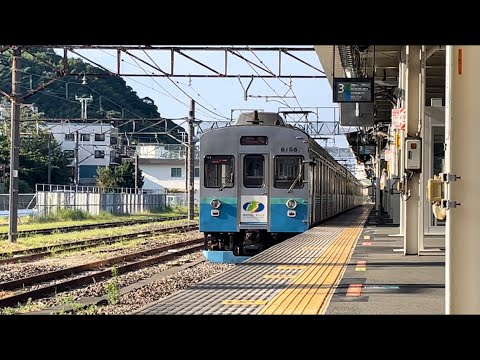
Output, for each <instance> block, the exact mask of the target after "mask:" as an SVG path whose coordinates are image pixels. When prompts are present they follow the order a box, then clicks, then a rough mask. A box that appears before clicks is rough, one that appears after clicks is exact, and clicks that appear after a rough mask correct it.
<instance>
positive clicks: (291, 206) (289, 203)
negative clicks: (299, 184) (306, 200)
mask: <svg viewBox="0 0 480 360" xmlns="http://www.w3.org/2000/svg"><path fill="white" fill-rule="evenodd" d="M285 205H287V207H288V208H289V209H295V208H296V207H297V202H296V201H295V200H293V199H290V200H288V201H287V203H286V204H285Z"/></svg>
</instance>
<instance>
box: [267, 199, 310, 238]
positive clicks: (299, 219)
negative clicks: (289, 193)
mask: <svg viewBox="0 0 480 360" xmlns="http://www.w3.org/2000/svg"><path fill="white" fill-rule="evenodd" d="M294 210H295V211H296V212H297V215H296V217H294V218H292V217H288V215H287V211H288V208H287V207H286V206H285V204H272V205H270V212H271V214H270V231H271V232H298V233H302V232H304V231H307V230H308V223H307V222H304V220H308V216H307V204H298V205H297V207H296V208H295V209H294Z"/></svg>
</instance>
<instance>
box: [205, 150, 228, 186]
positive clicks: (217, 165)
mask: <svg viewBox="0 0 480 360" xmlns="http://www.w3.org/2000/svg"><path fill="white" fill-rule="evenodd" d="M233 163H234V160H233V156H231V155H208V156H205V174H204V175H205V187H207V188H220V189H222V190H223V189H224V188H231V187H233V185H234V180H233V177H234V170H233V169H234V167H233V165H234V164H233Z"/></svg>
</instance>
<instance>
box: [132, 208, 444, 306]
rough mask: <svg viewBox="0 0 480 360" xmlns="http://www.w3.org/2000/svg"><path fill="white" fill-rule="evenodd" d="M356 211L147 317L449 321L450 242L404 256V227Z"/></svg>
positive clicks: (178, 296) (433, 242) (171, 299)
mask: <svg viewBox="0 0 480 360" xmlns="http://www.w3.org/2000/svg"><path fill="white" fill-rule="evenodd" d="M371 210H372V208H371V206H370V205H365V206H362V207H358V208H355V209H353V210H350V211H348V212H346V213H344V214H342V215H339V216H337V217H335V218H334V219H331V220H330V221H328V222H325V223H323V224H321V225H319V226H317V227H314V228H312V229H310V230H308V231H306V232H305V233H303V234H300V235H297V236H295V237H292V238H290V239H288V240H286V241H284V242H282V243H280V244H277V245H275V246H273V247H271V248H269V249H267V250H265V251H263V252H262V253H260V254H258V255H256V256H253V257H251V258H250V259H248V260H247V261H245V262H243V263H241V264H238V265H236V266H235V267H234V268H233V269H231V270H228V271H226V272H224V273H221V274H219V275H217V276H214V277H212V278H209V279H207V280H205V281H203V282H200V283H198V284H196V285H194V286H192V287H190V288H187V289H184V290H182V291H180V292H178V293H175V294H172V295H171V296H168V297H166V298H163V299H160V300H159V301H157V302H155V303H153V304H150V305H148V306H146V307H144V308H142V309H139V310H138V311H137V312H136V314H141V315H143V314H145V315H167V314H168V315H224V314H225V315H227V314H246V315H321V314H442V313H444V278H445V277H444V256H443V254H442V246H443V245H442V242H443V239H440V238H431V239H428V245H430V247H432V248H434V249H437V250H438V252H437V253H436V252H431V253H430V254H429V255H427V256H404V255H403V252H401V251H397V250H399V248H400V247H401V246H402V245H403V240H402V238H401V237H395V236H391V235H394V234H395V233H398V227H394V226H391V225H390V224H388V222H386V221H385V219H383V218H382V217H380V216H375V215H374V214H372V213H371Z"/></svg>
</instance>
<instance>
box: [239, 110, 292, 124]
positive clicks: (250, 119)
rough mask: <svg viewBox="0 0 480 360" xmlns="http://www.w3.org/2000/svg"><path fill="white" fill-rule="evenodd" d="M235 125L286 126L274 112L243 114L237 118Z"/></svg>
mask: <svg viewBox="0 0 480 360" xmlns="http://www.w3.org/2000/svg"><path fill="white" fill-rule="evenodd" d="M235 125H278V126H287V124H286V122H285V120H283V119H282V117H281V116H280V115H279V114H278V113H275V112H263V111H262V112H260V111H254V112H245V113H241V114H240V115H239V116H238V119H237V121H236V122H235Z"/></svg>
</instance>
